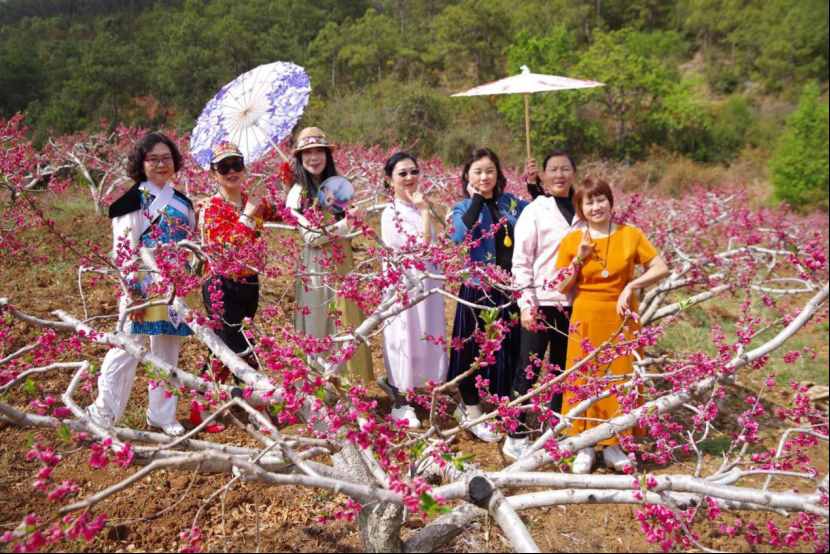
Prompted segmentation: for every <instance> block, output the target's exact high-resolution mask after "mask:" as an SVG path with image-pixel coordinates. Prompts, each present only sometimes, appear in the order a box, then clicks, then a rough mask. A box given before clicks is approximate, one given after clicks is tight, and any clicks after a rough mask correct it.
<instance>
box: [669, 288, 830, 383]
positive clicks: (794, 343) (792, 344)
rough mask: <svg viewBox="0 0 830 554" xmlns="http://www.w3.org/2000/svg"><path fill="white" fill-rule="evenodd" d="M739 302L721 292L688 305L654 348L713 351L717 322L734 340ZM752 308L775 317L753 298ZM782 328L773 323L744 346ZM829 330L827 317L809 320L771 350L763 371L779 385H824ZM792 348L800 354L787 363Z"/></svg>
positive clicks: (796, 301) (794, 301) (797, 302)
mask: <svg viewBox="0 0 830 554" xmlns="http://www.w3.org/2000/svg"><path fill="white" fill-rule="evenodd" d="M685 297H686V295H684V296H680V295H677V298H674V299H672V300H669V301H667V303H668V302H674V301H677V300H682V298H685ZM806 299H807V297H806V295H799V296H797V297H792V298H791V299H789V300H786V299H782V300H781V301H780V302H781V303H782V306H783V305H786V304H784V303H785V302H788V303H789V306H787V309H790V308H794V307H796V306H798V307H800V306H801V305H802V304H803V303H804V302H805V301H806ZM741 302H742V299H740V298H736V297H734V296H720V297H717V298H714V299H712V300H709V301H708V302H705V303H703V304H699V305H697V306H693V307H691V308H689V309H687V310H686V311H684V312H683V313H682V314H681V315H680V316H679V317H678V319H677V321H676V322H675V323H674V324H672V325H671V326H670V327H669V328H668V329H667V330H666V333H665V335H664V336H663V337H662V338H661V339H660V340H659V341H658V343H657V346H656V350H657V351H658V352H665V353H669V354H671V353H689V352H705V353H706V354H707V355H710V356H713V355H715V353H716V351H715V347H714V345H713V344H712V339H711V329H712V326H713V325H715V324H717V325H719V326H720V327H721V329H722V330H723V332H724V333H725V335H726V337H727V341H729V342H730V343H731V342H734V341H735V340H736V326H735V322H736V317H735V316H736V314H738V313H740V305H741ZM752 312H753V313H755V314H758V315H759V316H760V317H762V318H763V319H764V320H766V321H772V320H774V319H775V318H776V317H777V315H776V314H777V312H775V311H773V310H772V309H770V308H768V307H766V306H764V305H763V304H762V303H761V302H760V301H759V300H756V301H755V302H754V305H753V308H752ZM782 329H783V324H782V323H777V324H775V325H773V326H772V327H770V328H769V329H767V330H765V331H764V332H763V333H760V334H759V335H758V336H756V337H755V338H754V340H753V341H752V343H751V344H750V345H749V346H748V347H747V350H751V349H752V348H755V347H757V346H760V345H761V344H763V343H764V342H765V341H767V340H769V339H771V338H772V337H774V336H775V334H777V333H778V332H780V331H781V330H782ZM828 330H830V324H828V322H827V321H822V322H821V323H819V324H810V323H808V324H807V325H806V326H805V327H804V328H802V329H801V330H800V331H799V332H798V333H796V334H795V336H793V337H792V338H790V339H789V340H788V341H787V342H786V343H785V344H784V345H783V346H782V347H780V348H779V349H777V350H775V351H774V352H772V353H771V354H770V360H769V362H768V364H767V366H766V368H765V369H764V370H763V375H766V374H767V373H768V372H772V373H774V374H775V377H776V380H777V382H778V383H779V384H780V385H788V384H789V383H790V382H791V381H798V382H804V381H809V382H812V383H817V384H819V385H827V384H828V381H829V380H830V379H828V377H829V376H828V367H830V357H829V356H828V342H827V333H828ZM793 351H799V352H801V355H800V356H799V357H798V359H797V360H796V361H795V362H793V363H789V364H788V363H786V362H785V361H784V355H785V354H787V353H788V352H793ZM805 353H806V354H805ZM759 375H760V373H759Z"/></svg>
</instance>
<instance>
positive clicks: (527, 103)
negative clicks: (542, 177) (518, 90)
mask: <svg viewBox="0 0 830 554" xmlns="http://www.w3.org/2000/svg"><path fill="white" fill-rule="evenodd" d="M524 97H525V147H526V148H527V159H528V160H529V159H530V95H529V94H524Z"/></svg>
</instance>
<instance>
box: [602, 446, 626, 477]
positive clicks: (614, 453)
mask: <svg viewBox="0 0 830 554" xmlns="http://www.w3.org/2000/svg"><path fill="white" fill-rule="evenodd" d="M602 458H603V459H604V460H605V465H606V466H608V467H609V468H611V469H613V470H614V471H620V472H622V471H625V469H626V468H627V467H629V466H630V465H631V460H629V459H628V456H626V455H625V452H623V451H622V449H621V448H620V447H619V446H617V445H614V446H606V447H605V448H604V449H603V450H602Z"/></svg>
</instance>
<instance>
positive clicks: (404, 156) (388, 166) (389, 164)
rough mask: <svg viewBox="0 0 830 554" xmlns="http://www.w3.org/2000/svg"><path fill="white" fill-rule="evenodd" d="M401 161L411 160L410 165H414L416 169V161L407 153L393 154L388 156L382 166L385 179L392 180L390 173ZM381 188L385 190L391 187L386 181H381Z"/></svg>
mask: <svg viewBox="0 0 830 554" xmlns="http://www.w3.org/2000/svg"><path fill="white" fill-rule="evenodd" d="M403 160H412V163H414V164H415V167H418V159H417V158H416V157H415V156H413V155H412V154H410V153H409V152H404V151H398V152H395V153H394V154H392V155H391V156H389V159H388V160H386V163H385V164H383V172H384V173H385V174H386V178H387V179H391V178H392V172H393V171H395V166H396V165H398V162H402V161H403ZM383 186H384V188H386V189H389V188H390V187H391V185H390V184H389V181H388V180H384V181H383Z"/></svg>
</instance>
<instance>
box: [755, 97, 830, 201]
mask: <svg viewBox="0 0 830 554" xmlns="http://www.w3.org/2000/svg"><path fill="white" fill-rule="evenodd" d="M827 149H828V108H827V102H826V101H822V100H821V99H820V98H819V88H818V85H816V84H815V83H810V84H808V85H807V86H805V87H804V92H803V93H802V94H801V99H800V100H799V102H798V106H797V107H796V109H795V111H794V112H793V113H792V114H791V115H790V117H789V119H788V120H787V127H786V129H785V131H784V134H783V135H781V137H780V138H779V140H778V144H777V146H776V148H775V152H774V154H773V157H772V159H771V160H770V163H769V167H770V172H771V175H772V184H773V187H774V189H775V196H776V197H777V198H778V199H779V200H783V201H785V202H788V203H789V204H791V205H792V206H794V207H796V208H810V207H821V208H823V209H827V207H828V190H827V186H828V172H830V156H829V155H828V151H827Z"/></svg>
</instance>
